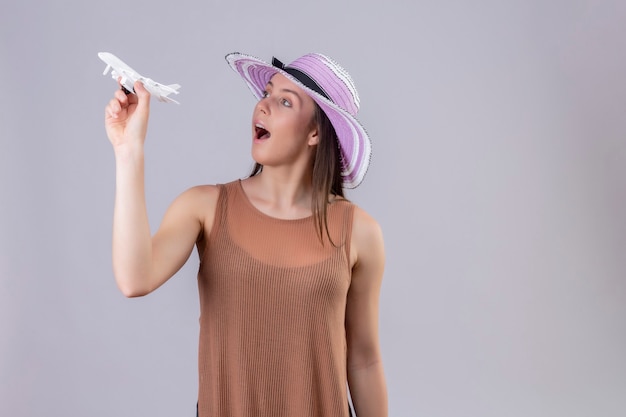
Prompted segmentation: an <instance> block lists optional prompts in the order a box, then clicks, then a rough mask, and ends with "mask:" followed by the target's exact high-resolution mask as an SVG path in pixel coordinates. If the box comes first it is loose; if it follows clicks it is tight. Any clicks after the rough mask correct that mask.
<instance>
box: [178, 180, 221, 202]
mask: <svg viewBox="0 0 626 417" xmlns="http://www.w3.org/2000/svg"><path fill="white" fill-rule="evenodd" d="M219 195H220V187H219V186H218V185H196V186H194V187H191V188H188V189H187V190H185V191H183V192H182V193H181V194H180V195H179V196H178V197H177V198H176V201H180V202H181V203H185V204H189V205H191V206H204V205H206V204H213V205H215V204H216V203H217V200H218V199H219Z"/></svg>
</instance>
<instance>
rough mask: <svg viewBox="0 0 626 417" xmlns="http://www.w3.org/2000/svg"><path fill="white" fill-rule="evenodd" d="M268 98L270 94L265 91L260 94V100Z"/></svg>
mask: <svg viewBox="0 0 626 417" xmlns="http://www.w3.org/2000/svg"><path fill="white" fill-rule="evenodd" d="M269 96H270V93H269V91H267V90H265V91H263V93H262V94H261V98H268V97H269Z"/></svg>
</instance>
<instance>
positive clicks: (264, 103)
mask: <svg viewBox="0 0 626 417" xmlns="http://www.w3.org/2000/svg"><path fill="white" fill-rule="evenodd" d="M314 113H315V102H314V101H313V99H312V98H311V97H309V96H308V95H307V94H306V93H305V92H304V91H303V90H302V89H301V88H299V87H298V86H297V85H296V84H294V83H293V82H291V81H289V80H288V79H287V78H286V77H284V76H283V75H281V74H276V75H274V76H273V77H272V78H271V80H270V81H269V82H268V83H267V86H266V87H265V95H264V97H263V98H262V99H261V100H259V102H258V103H257V105H256V106H255V108H254V114H253V116H252V143H253V144H252V156H253V158H254V160H255V161H256V162H258V163H260V164H261V165H263V166H279V165H289V164H294V163H296V162H297V161H303V162H308V161H309V159H310V158H311V154H312V152H313V149H314V148H315V145H317V142H318V134H317V126H316V125H315V123H314V119H313V115H314Z"/></svg>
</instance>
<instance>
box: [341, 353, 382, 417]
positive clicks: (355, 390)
mask: <svg viewBox="0 0 626 417" xmlns="http://www.w3.org/2000/svg"><path fill="white" fill-rule="evenodd" d="M348 384H349V386H350V396H351V397H352V402H353V404H354V410H355V412H356V416H357V417H387V415H388V409H387V385H386V383H385V375H384V371H383V364H382V362H381V361H377V362H375V363H372V364H370V365H367V366H362V367H353V368H349V369H348Z"/></svg>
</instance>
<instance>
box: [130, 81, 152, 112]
mask: <svg viewBox="0 0 626 417" xmlns="http://www.w3.org/2000/svg"><path fill="white" fill-rule="evenodd" d="M133 88H134V89H135V93H136V94H137V99H138V106H139V107H141V108H142V109H144V111H147V110H148V109H149V108H150V92H149V91H148V90H146V88H145V87H144V85H143V83H142V82H141V81H137V82H135V85H134V86H133Z"/></svg>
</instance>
